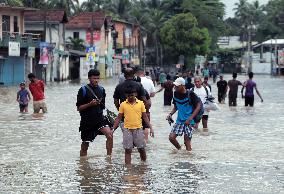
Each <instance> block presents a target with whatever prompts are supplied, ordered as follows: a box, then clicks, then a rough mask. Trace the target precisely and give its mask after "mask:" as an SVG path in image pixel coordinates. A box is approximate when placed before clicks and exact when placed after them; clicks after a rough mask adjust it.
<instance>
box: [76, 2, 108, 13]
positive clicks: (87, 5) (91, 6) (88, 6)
mask: <svg viewBox="0 0 284 194" xmlns="http://www.w3.org/2000/svg"><path fill="white" fill-rule="evenodd" d="M104 3H105V0H87V1H85V2H83V3H82V5H81V8H82V10H83V11H87V12H95V11H97V10H100V9H102V7H103V6H104Z"/></svg>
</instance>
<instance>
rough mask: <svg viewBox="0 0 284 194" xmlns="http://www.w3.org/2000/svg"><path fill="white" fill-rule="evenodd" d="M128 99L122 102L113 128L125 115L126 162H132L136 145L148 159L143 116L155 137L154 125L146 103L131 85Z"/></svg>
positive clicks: (124, 140) (142, 157)
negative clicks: (138, 96) (147, 111)
mask: <svg viewBox="0 0 284 194" xmlns="http://www.w3.org/2000/svg"><path fill="white" fill-rule="evenodd" d="M125 95H126V97H127V99H126V101H124V102H122V103H121V104H120V107H119V114H118V116H117V118H116V120H115V122H114V126H113V128H114V129H116V128H117V127H118V126H119V122H120V120H121V119H122V118H123V117H124V127H123V129H122V132H123V147H124V149H125V164H131V152H132V148H133V147H134V146H136V147H137V148H138V151H139V153H140V158H141V160H142V161H146V150H145V147H146V143H145V140H144V132H143V128H142V118H143V120H144V121H145V122H146V124H147V125H148V126H150V136H151V137H154V131H153V129H152V125H151V124H150V121H149V119H148V117H147V114H146V109H145V105H144V103H143V102H142V101H140V100H138V99H137V98H136V96H137V92H136V90H135V88H132V87H129V88H127V89H126V90H125Z"/></svg>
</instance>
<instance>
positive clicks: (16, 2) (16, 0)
mask: <svg viewBox="0 0 284 194" xmlns="http://www.w3.org/2000/svg"><path fill="white" fill-rule="evenodd" d="M6 2H7V4H8V5H10V6H17V7H20V6H23V2H22V1H21V0H7V1H6Z"/></svg>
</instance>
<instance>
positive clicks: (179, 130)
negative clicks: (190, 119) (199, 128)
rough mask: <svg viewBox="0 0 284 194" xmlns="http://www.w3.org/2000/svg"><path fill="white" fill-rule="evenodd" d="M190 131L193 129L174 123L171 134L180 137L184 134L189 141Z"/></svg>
mask: <svg viewBox="0 0 284 194" xmlns="http://www.w3.org/2000/svg"><path fill="white" fill-rule="evenodd" d="M192 131H193V128H192V127H191V126H190V125H185V124H184V123H175V124H174V126H173V128H172V131H171V133H174V134H176V135H177V136H182V135H183V134H185V135H187V136H188V137H189V139H191V138H192Z"/></svg>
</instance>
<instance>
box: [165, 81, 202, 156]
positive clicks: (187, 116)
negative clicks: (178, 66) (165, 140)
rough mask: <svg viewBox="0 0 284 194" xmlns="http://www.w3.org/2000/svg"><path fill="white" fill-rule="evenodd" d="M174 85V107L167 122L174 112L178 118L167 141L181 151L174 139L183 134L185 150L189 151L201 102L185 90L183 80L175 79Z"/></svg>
mask: <svg viewBox="0 0 284 194" xmlns="http://www.w3.org/2000/svg"><path fill="white" fill-rule="evenodd" d="M174 85H175V92H174V97H173V104H174V107H173V109H172V111H171V112H170V114H169V115H168V116H167V120H169V121H171V120H172V115H173V114H174V113H175V112H176V111H178V116H177V120H176V123H175V124H174V126H173V128H172V130H171V133H170V135H169V140H170V142H171V143H172V144H173V145H174V146H175V147H176V148H177V149H181V146H180V144H179V142H178V141H177V139H176V138H177V136H182V135H183V134H184V144H185V147H186V150H188V151H191V150H192V148H191V138H192V129H193V128H192V126H193V125H194V124H195V119H196V116H197V115H198V113H199V111H200V108H201V102H200V99H198V97H197V96H196V95H195V94H194V93H193V92H192V91H190V90H186V87H185V80H184V79H183V78H182V77H179V78H177V79H176V80H175V82H174Z"/></svg>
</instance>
